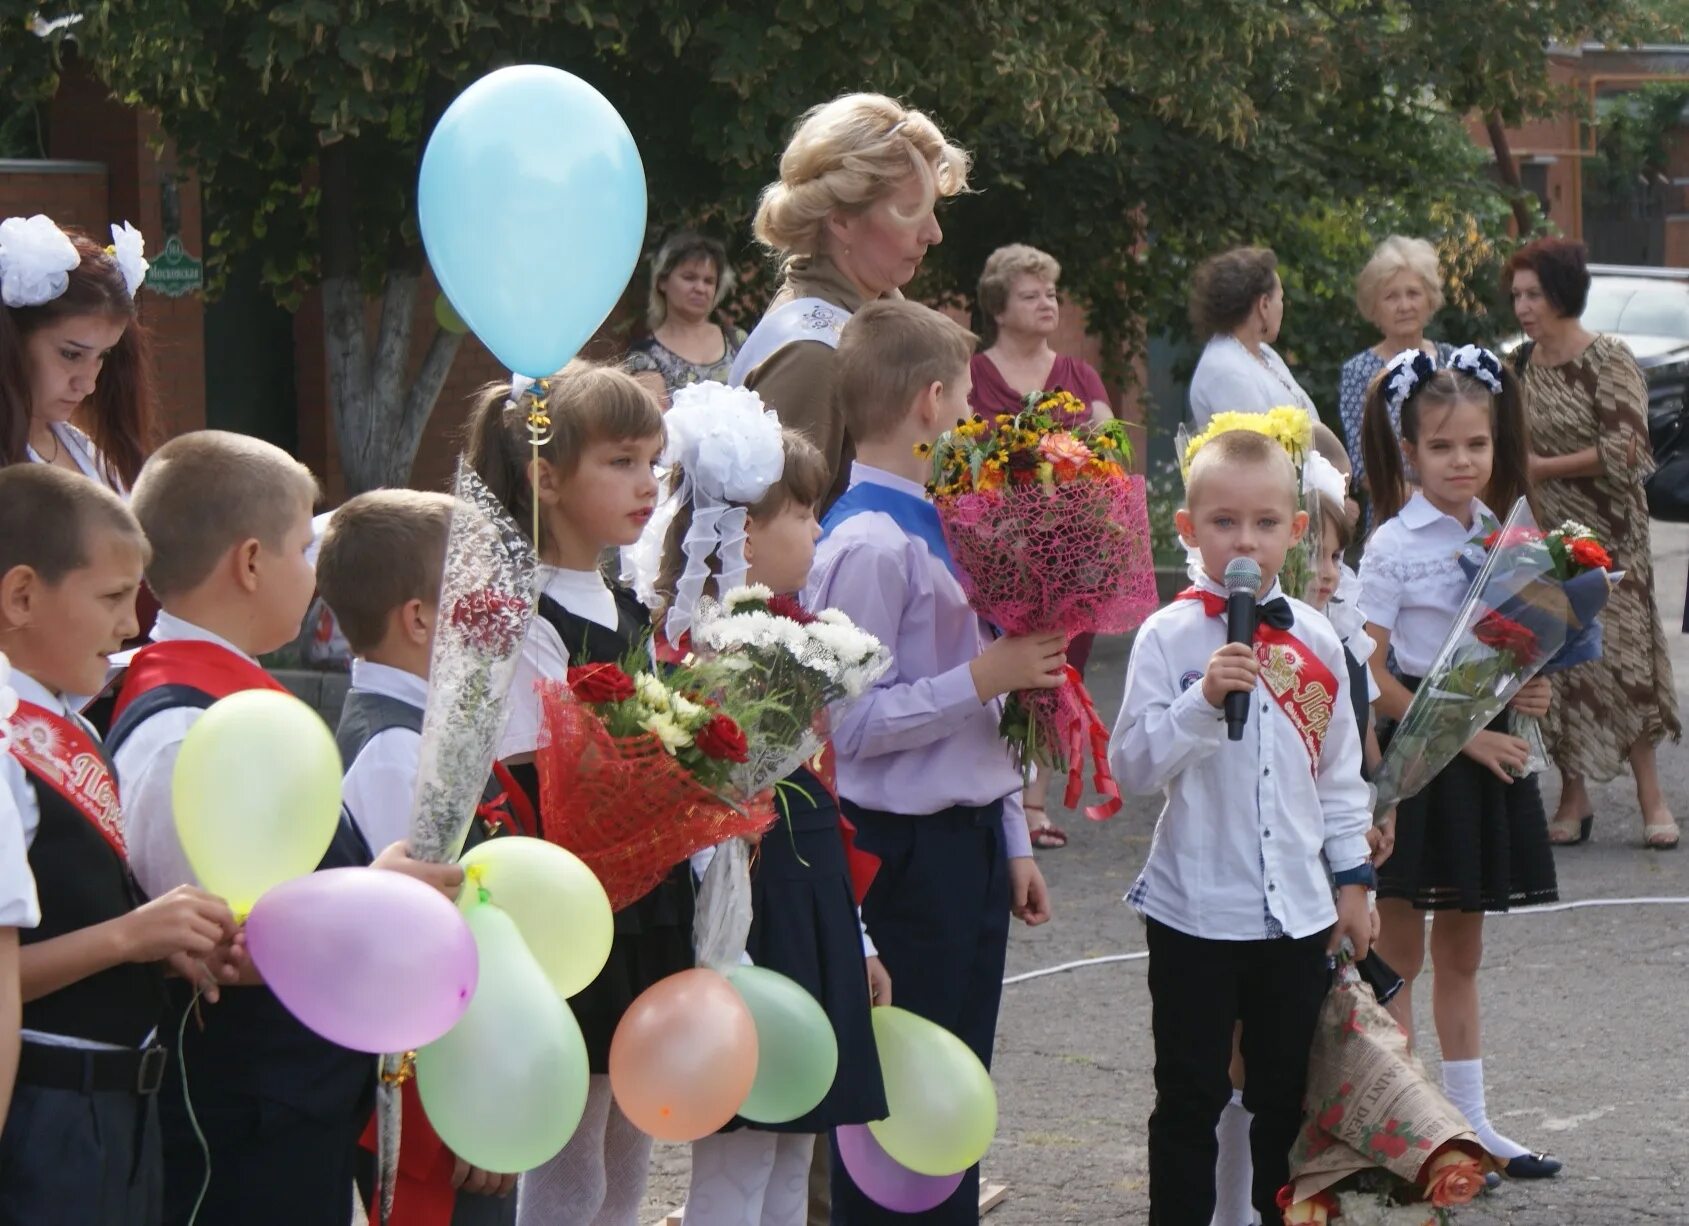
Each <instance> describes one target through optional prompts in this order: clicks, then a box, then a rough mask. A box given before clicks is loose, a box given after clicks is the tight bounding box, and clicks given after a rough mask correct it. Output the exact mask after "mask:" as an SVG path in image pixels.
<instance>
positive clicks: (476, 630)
mask: <svg viewBox="0 0 1689 1226" xmlns="http://www.w3.org/2000/svg"><path fill="white" fill-rule="evenodd" d="M527 618H528V602H527V601H526V600H523V599H522V598H521V597H520V596H506V595H504V594H503V593H502V592H494V591H489V590H488V589H486V588H482V589H480V590H479V591H474V592H466V593H464V594H463V595H462V596H459V597H458V598H457V600H456V601H454V602H453V603H452V608H451V612H450V613H449V614H447V617H446V620H447V622H448V623H450V625H451V626H452V628H453V629H454V630H456V631H458V633H460V634H462V635H463V637H464V638H465V639H467V640H468V641H469V643H470V645H471V646H473V647H476V648H479V649H480V650H482V651H485V652H489V653H491V654H494V655H508V654H509V653H510V652H511V651H513V650H515V648H516V643H517V640H518V639H520V638H521V637H522V634H523V632H524V631H525V630H526V629H527Z"/></svg>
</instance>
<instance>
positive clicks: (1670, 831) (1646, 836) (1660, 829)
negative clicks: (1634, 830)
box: [1642, 822, 1683, 851]
mask: <svg viewBox="0 0 1689 1226" xmlns="http://www.w3.org/2000/svg"><path fill="white" fill-rule="evenodd" d="M1682 837H1683V834H1682V832H1681V831H1680V830H1678V828H1677V823H1676V822H1658V823H1656V824H1654V825H1647V824H1646V823H1645V824H1644V825H1643V827H1642V846H1644V847H1646V848H1647V849H1648V850H1649V851H1675V850H1677V844H1678V842H1679V840H1681V839H1682Z"/></svg>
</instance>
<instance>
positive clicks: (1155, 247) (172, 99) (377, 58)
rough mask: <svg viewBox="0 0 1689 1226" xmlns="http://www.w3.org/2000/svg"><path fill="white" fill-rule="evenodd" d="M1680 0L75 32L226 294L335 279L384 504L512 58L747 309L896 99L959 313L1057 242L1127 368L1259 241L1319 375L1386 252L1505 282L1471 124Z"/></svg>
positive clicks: (716, 8) (238, 17)
mask: <svg viewBox="0 0 1689 1226" xmlns="http://www.w3.org/2000/svg"><path fill="white" fill-rule="evenodd" d="M59 7H61V8H63V7H68V5H67V2H66V0H59ZM1660 7H1661V6H1660V5H1659V4H1657V3H1650V2H1649V0H1502V2H1497V3H1491V4H1489V5H1473V4H1471V3H1469V2H1468V0H1460V2H1458V3H1457V2H1456V0H1278V2H1275V3H1273V4H1262V3H1259V0H1192V2H1190V3H1186V4H1150V3H1147V2H1145V0H1124V2H1122V3H1118V4H1102V5H1099V4H1096V3H1094V0H1040V2H1037V3H1033V2H1031V0H980V2H979V3H973V4H966V5H957V4H953V3H949V2H948V0H944V2H941V0H843V2H842V3H835V2H833V0H743V2H741V3H736V4H731V5H729V4H722V3H719V0H711V2H705V0H577V2H576V3H573V4H570V5H561V4H555V3H551V2H550V0H525V2H524V0H509V2H507V3H503V4H500V5H497V6H493V5H476V4H471V3H469V2H468V0H386V2H383V3H375V2H373V0H288V2H286V3H283V4H281V5H279V6H274V7H272V6H269V5H266V4H264V3H261V0H101V2H99V3H95V4H91V5H86V6H81V12H82V14H83V21H82V22H81V23H80V24H79V25H78V26H77V27H76V28H75V38H76V40H77V43H78V47H79V49H80V54H81V55H82V57H83V58H84V60H85V61H86V62H88V63H89V64H90V65H91V66H92V67H93V69H94V71H95V72H96V73H98V74H99V75H100V76H101V78H102V79H104V80H105V81H106V82H107V83H108V84H110V85H111V87H112V88H113V89H114V91H116V92H117V94H118V95H119V96H120V97H122V98H124V99H126V100H128V101H132V102H134V103H136V104H138V105H144V106H148V107H151V108H153V109H154V110H156V111H157V112H158V113H159V115H160V117H161V122H162V126H163V129H164V130H165V132H167V133H168V134H169V135H170V136H171V137H172V138H173V139H174V140H175V141H176V144H177V147H178V149H179V151H180V153H181V155H182V156H183V157H184V158H185V159H186V160H187V161H188V162H190V164H192V165H194V166H195V167H196V168H197V169H198V171H199V173H200V177H201V181H202V183H203V184H204V189H205V205H206V211H207V216H208V217H210V218H211V219H212V223H211V237H210V259H209V261H208V262H209V264H210V269H209V271H210V272H211V274H212V276H213V277H215V276H216V275H217V274H218V272H219V270H220V269H223V268H226V267H227V262H228V261H229V260H230V259H232V258H234V257H236V256H237V255H245V254H247V253H250V254H251V255H253V256H255V257H257V258H258V259H260V260H261V262H262V267H263V270H264V276H265V279H266V280H267V282H268V283H269V284H270V285H271V286H272V287H273V288H274V289H275V291H276V293H277V294H278V297H280V298H281V299H282V300H283V301H284V302H292V301H297V298H298V296H299V295H300V294H301V293H302V292H303V291H304V289H305V288H307V287H308V286H310V285H311V284H313V283H315V282H317V281H318V280H320V281H321V283H322V285H323V291H324V302H325V306H326V308H327V311H326V315H327V320H326V325H325V326H326V328H327V332H328V341H329V344H328V354H329V362H330V368H331V380H332V383H333V390H334V402H335V415H336V423H337V429H338V431H339V435H340V439H341V449H342V452H343V463H344V467H345V469H346V472H347V476H348V481H349V484H351V486H352V487H353V488H363V487H365V486H368V485H372V484H379V483H392V482H397V481H402V480H403V479H404V477H405V475H406V474H407V472H408V469H409V465H410V461H411V459H412V457H413V455H414V451H415V447H416V443H417V439H418V438H419V437H420V433H421V429H422V425H423V423H424V422H425V421H426V418H427V415H428V412H429V411H430V409H431V407H432V404H433V401H434V398H435V396H436V394H437V392H438V388H439V385H440V382H441V381H442V380H443V379H444V377H445V373H446V371H447V369H448V368H449V366H450V362H451V358H452V355H453V353H454V352H455V349H456V346H457V340H456V338H454V337H452V336H450V335H449V334H436V335H433V336H431V337H430V338H428V339H427V341H426V346H424V345H423V342H422V338H419V337H416V336H414V335H412V332H411V320H412V318H413V317H414V310H413V307H414V305H415V296H416V293H417V290H418V286H419V283H420V281H419V278H420V273H421V269H422V257H421V252H420V247H419V244H418V239H417V233H416V226H415V199H414V197H415V182H416V168H417V165H418V163H419V161H420V156H421V150H422V147H423V144H424V142H425V140H426V135H427V133H428V131H429V127H430V124H431V123H432V121H433V119H434V117H435V116H437V115H438V114H439V112H440V110H441V109H442V108H443V107H444V106H445V105H446V104H447V103H448V102H449V100H450V99H451V97H452V96H454V95H455V94H456V92H457V91H459V90H460V89H461V88H463V87H464V86H465V85H467V84H468V83H469V82H470V81H472V80H473V79H475V78H476V77H478V76H480V75H482V74H483V73H485V72H487V71H489V70H491V69H492V68H495V67H498V66H500V65H501V64H504V63H509V62H515V61H519V60H528V61H540V62H547V63H554V64H558V65H560V66H563V67H566V68H568V69H570V70H571V71H574V72H576V73H578V74H579V75H581V76H583V77H585V78H586V79H588V80H589V81H591V82H592V83H593V84H594V85H596V86H597V87H598V88H599V89H600V90H602V91H603V92H604V94H605V95H606V96H607V97H608V98H609V99H610V101H611V102H612V103H613V104H614V105H615V106H616V107H617V108H618V109H619V110H620V111H621V112H622V114H623V115H624V117H626V119H627V121H628V123H629V126H630V127H631V128H632V130H633V132H634V134H635V137H636V139H637V140H638V142H639V144H640V146H641V149H642V153H643V156H644V161H645V165H646V169H647V172H648V177H649V187H650V197H651V222H652V231H653V234H656V233H658V232H661V231H662V230H664V229H667V228H669V227H670V226H672V225H676V224H680V223H686V224H693V225H701V226H704V227H706V228H710V229H713V230H715V231H717V232H718V233H722V234H724V235H725V236H727V237H729V238H730V239H732V240H733V241H734V242H735V244H736V247H737V250H738V252H739V253H740V255H741V256H742V258H743V261H744V266H745V271H746V272H748V273H750V274H751V275H750V276H749V277H748V278H747V279H746V286H745V290H744V292H745V294H746V295H747V302H748V303H755V302H759V301H760V299H761V296H762V295H764V294H765V293H766V292H767V289H768V286H769V277H768V275H767V273H768V269H767V268H766V266H765V265H763V264H762V263H761V262H760V261H759V260H758V258H757V256H756V254H755V253H754V251H753V249H752V247H751V245H750V243H749V234H748V231H749V216H750V212H751V210H752V208H753V206H754V201H755V198H756V193H757V191H758V190H759V189H760V188H761V187H762V186H763V185H764V184H765V183H766V182H767V181H768V180H769V179H770V178H772V177H773V174H774V172H775V167H776V165H777V162H778V157H779V151H780V149H781V147H782V145H783V143H784V140H785V138H786V135H787V134H788V132H789V131H790V128H791V125H792V122H793V120H794V119H795V118H796V117H797V116H798V115H799V114H801V113H802V111H803V110H804V109H805V108H807V107H808V106H810V105H812V104H814V103H816V102H819V101H823V100H825V99H827V98H829V97H831V96H833V95H835V94H837V93H839V92H842V91H845V90H848V89H878V90H881V91H884V92H888V93H892V94H896V95H899V96H901V97H903V98H904V99H906V100H907V101H908V102H910V103H911V104H912V105H916V106H920V107H921V108H923V109H925V110H927V111H929V112H930V113H932V114H933V115H934V116H935V117H937V118H938V120H939V121H940V123H941V125H942V126H943V127H944V128H945V130H946V131H947V133H949V134H951V135H952V136H953V137H954V138H956V139H958V140H959V141H961V142H962V143H964V144H965V145H967V146H968V147H969V148H971V149H972V150H974V152H975V153H976V156H977V166H976V172H975V175H974V184H975V187H976V188H977V191H976V193H975V194H973V195H971V196H969V197H967V198H966V199H964V200H961V201H959V202H956V203H954V204H953V205H950V206H947V211H946V213H945V223H946V226H947V229H948V232H949V238H948V240H947V241H946V242H945V244H944V245H943V246H941V247H940V248H937V249H936V250H935V251H934V253H933V256H932V258H931V259H930V260H929V265H928V267H927V268H926V270H925V271H924V272H923V275H922V279H921V280H920V282H919V283H918V284H917V285H916V287H915V291H916V292H918V293H922V294H924V295H926V296H929V297H942V296H946V295H952V296H961V297H963V298H965V297H966V296H967V295H968V293H969V292H970V291H971V288H972V285H973V281H974V278H975V277H976V276H977V272H978V269H979V266H980V263H981V261H982V260H983V257H984V254H985V253H986V252H988V251H989V250H990V249H991V248H992V247H995V246H997V245H998V244H1000V243H1002V242H1008V241H1016V240H1022V241H1032V242H1036V243H1039V244H1040V245H1042V246H1045V247H1048V248H1049V249H1050V250H1051V251H1052V252H1054V253H1055V254H1056V255H1057V256H1058V257H1059V258H1061V259H1062V260H1063V261H1064V264H1065V265H1066V267H1067V270H1068V271H1067V276H1066V277H1065V279H1064V281H1065V284H1066V286H1067V288H1068V289H1069V290H1070V291H1072V292H1073V293H1074V295H1075V296H1076V297H1077V298H1078V299H1079V300H1080V302H1081V303H1082V304H1083V305H1084V306H1086V307H1087V308H1088V310H1089V311H1090V318H1091V322H1092V327H1093V330H1095V331H1097V332H1099V333H1101V334H1102V335H1103V336H1104V338H1105V339H1106V340H1107V341H1108V342H1110V344H1111V345H1113V346H1117V347H1118V350H1119V360H1118V362H1117V373H1118V372H1119V370H1123V369H1124V368H1125V362H1126V358H1127V357H1128V356H1129V355H1130V354H1132V353H1134V352H1138V351H1140V350H1141V347H1142V344H1143V341H1144V337H1145V335H1146V333H1147V332H1158V331H1164V330H1180V328H1179V323H1178V321H1179V319H1180V317H1181V316H1182V313H1183V301H1184V292H1185V285H1186V283H1187V281H1188V277H1189V274H1190V270H1191V268H1192V266H1193V265H1194V263H1195V261H1197V260H1198V259H1200V258H1201V257H1202V256H1204V255H1206V254H1208V253H1210V252H1211V251H1214V250H1217V249H1219V248H1221V247H1223V246H1226V245H1228V244H1229V243H1232V242H1235V241H1243V240H1249V241H1262V242H1267V243H1270V244H1272V245H1274V246H1275V248H1277V249H1278V250H1279V251H1280V254H1281V256H1282V257H1284V259H1285V263H1286V269H1287V271H1286V279H1287V281H1288V282H1289V283H1290V285H1291V287H1292V291H1293V295H1294V299H1295V301H1294V305H1293V311H1292V315H1291V319H1290V322H1289V324H1288V325H1287V339H1288V340H1289V341H1290V342H1291V344H1292V346H1293V347H1294V348H1295V349H1296V350H1297V352H1298V354H1299V356H1301V357H1302V358H1303V360H1304V362H1307V363H1315V364H1318V365H1319V367H1320V368H1321V369H1322V370H1323V369H1326V368H1327V365H1328V363H1329V361H1330V359H1331V356H1332V355H1334V354H1338V353H1340V352H1345V350H1343V349H1342V346H1344V345H1351V344H1352V342H1353V341H1354V340H1355V339H1356V338H1357V332H1358V330H1357V328H1356V326H1355V325H1354V324H1352V323H1349V322H1346V321H1349V320H1351V319H1352V316H1353V312H1352V309H1350V308H1348V307H1347V306H1346V305H1345V303H1344V300H1345V299H1346V298H1347V294H1348V281H1349V278H1350V277H1352V275H1353V271H1354V270H1355V268H1357V267H1358V264H1359V260H1360V259H1361V258H1364V253H1365V251H1366V249H1367V247H1368V245H1369V244H1370V243H1371V242H1372V241H1374V240H1375V239H1376V238H1377V237H1379V236H1381V235H1382V234H1383V233H1387V232H1389V231H1390V230H1391V229H1394V228H1409V229H1413V230H1414V231H1416V232H1427V233H1433V234H1436V235H1438V236H1439V237H1441V238H1442V239H1443V241H1444V242H1445V243H1446V244H1447V245H1448V246H1449V249H1450V253H1451V254H1454V255H1457V256H1459V257H1460V258H1461V259H1463V260H1466V261H1467V262H1468V263H1470V264H1472V265H1473V269H1472V270H1471V271H1472V273H1473V275H1474V276H1475V277H1476V278H1477V279H1478V280H1479V281H1480V282H1481V281H1482V278H1483V269H1484V268H1485V267H1488V266H1493V263H1494V259H1495V258H1496V255H1497V253H1498V251H1499V247H1498V246H1497V244H1498V243H1499V242H1500V241H1501V240H1503V239H1504V236H1505V229H1506V221H1507V214H1508V209H1509V201H1508V198H1507V196H1506V195H1505V193H1503V192H1502V191H1500V190H1499V189H1498V187H1497V185H1496V184H1495V183H1494V181H1493V180H1491V179H1490V178H1489V177H1488V175H1487V174H1486V168H1485V166H1484V165H1483V159H1482V158H1481V157H1480V156H1478V155H1477V154H1476V153H1474V152H1473V151H1472V147H1471V144H1470V141H1469V140H1468V139H1467V138H1466V136H1465V132H1464V129H1463V127H1462V120H1463V117H1464V116H1465V115H1466V114H1468V113H1469V112H1473V111H1476V112H1478V113H1480V114H1490V113H1495V114H1499V115H1501V116H1503V117H1504V118H1505V119H1506V120H1507V121H1508V122H1516V121H1517V120H1518V119H1519V118H1522V117H1523V116H1526V115H1529V114H1536V113H1541V112H1543V111H1545V110H1547V109H1551V108H1553V107H1556V106H1559V105H1562V104H1563V103H1564V99H1563V98H1562V97H1561V96H1560V95H1559V94H1558V93H1557V92H1556V91H1555V89H1554V88H1553V86H1552V83H1551V80H1550V76H1549V71H1548V58H1547V52H1546V47H1547V45H1548V42H1549V41H1550V40H1567V41H1569V40H1576V39H1581V38H1585V37H1590V38H1597V39H1606V40H1611V41H1624V40H1626V39H1631V38H1635V37H1639V36H1640V35H1641V33H1642V32H1644V31H1645V30H1648V29H1652V28H1656V27H1657V26H1659V24H1660V22H1661V21H1662V17H1661V14H1660V12H1659V11H1658V10H1659V9H1660ZM37 10H40V12H41V13H42V14H43V15H45V16H48V17H51V16H55V15H58V13H57V10H56V9H55V7H54V6H53V5H51V4H49V5H46V6H41V5H32V4H29V3H26V2H23V0H0V23H3V24H0V47H5V46H8V45H10V44H12V43H14V42H15V40H16V39H17V38H18V37H19V36H18V34H17V31H18V30H19V29H20V28H21V26H20V25H19V24H18V22H19V19H20V18H21V17H22V16H23V15H25V14H28V13H33V12H35V11H37ZM758 274H761V275H760V276H759V275H758ZM366 301H369V302H372V303H373V307H374V311H375V314H376V315H377V317H378V320H379V323H378V325H377V327H376V329H375V331H374V333H373V335H372V334H371V333H370V332H369V330H368V329H367V327H366V326H365V323H366V314H365V312H366V309H367V308H366ZM1466 305H1467V306H1468V307H1471V306H1473V305H1475V303H1474V302H1473V301H1468V302H1467V303H1466ZM1468 326H1471V327H1478V326H1481V323H1480V321H1476V320H1473V321H1469V324H1468ZM424 347H425V349H426V352H425V354H424V355H423V357H422V358H421V361H420V363H417V366H418V369H417V373H416V374H415V375H414V376H410V377H408V378H407V372H408V370H409V369H410V367H411V366H412V365H413V363H414V362H415V358H414V355H413V353H412V350H413V348H424ZM1330 369H1331V370H1333V371H1334V369H1335V368H1334V367H1331V368H1330ZM1318 381H1319V380H1318V379H1316V380H1315V382H1316V383H1317V382H1318Z"/></svg>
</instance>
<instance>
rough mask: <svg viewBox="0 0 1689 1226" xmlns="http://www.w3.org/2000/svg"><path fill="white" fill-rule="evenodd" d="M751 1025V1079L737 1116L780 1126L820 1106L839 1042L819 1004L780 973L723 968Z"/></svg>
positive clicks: (835, 1064)
mask: <svg viewBox="0 0 1689 1226" xmlns="http://www.w3.org/2000/svg"><path fill="white" fill-rule="evenodd" d="M722 974H724V975H726V976H727V981H728V982H729V983H731V984H732V985H733V987H734V989H735V990H736V991H738V993H739V995H740V996H741V997H743V998H744V1001H745V1007H746V1008H747V1009H749V1010H750V1011H751V1020H752V1021H754V1022H755V1023H756V1027H757V1077H756V1080H755V1081H753V1082H752V1083H751V1092H750V1094H749V1095H747V1096H746V1098H745V1103H744V1105H743V1106H741V1107H740V1108H739V1114H740V1115H741V1116H743V1117H744V1118H745V1119H747V1120H750V1121H751V1122H752V1123H755V1124H784V1123H787V1122H789V1121H791V1120H795V1119H797V1118H798V1116H800V1115H806V1114H808V1113H809V1112H811V1111H813V1110H815V1108H816V1107H817V1106H818V1105H820V1102H821V1100H822V1099H823V1098H825V1097H827V1091H828V1090H830V1089H832V1088H833V1078H834V1076H835V1075H837V1073H838V1070H839V1040H838V1037H837V1036H836V1035H834V1033H833V1024H832V1023H831V1022H830V1021H828V1020H827V1014H826V1013H825V1012H824V1011H823V1010H822V1008H821V1002H819V1001H818V1000H816V999H815V997H813V996H811V995H810V994H809V993H808V992H806V991H805V990H804V989H803V988H802V987H801V986H799V985H798V984H797V983H795V982H794V981H793V980H791V979H789V978H787V977H786V976H785V975H782V974H779V973H778V972H776V971H771V970H767V969H766V968H764V967H760V966H733V967H728V968H725V969H724V970H723V971H722Z"/></svg>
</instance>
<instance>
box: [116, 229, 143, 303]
mask: <svg viewBox="0 0 1689 1226" xmlns="http://www.w3.org/2000/svg"><path fill="white" fill-rule="evenodd" d="M146 249H147V240H146V238H145V237H144V236H143V235H142V234H141V232H140V231H139V230H137V229H136V228H135V227H134V226H132V225H130V224H129V223H128V222H124V223H123V225H122V226H121V227H119V226H118V224H117V223H116V222H113V223H112V227H111V255H112V259H114V260H116V261H117V268H118V271H119V272H121V273H122V274H123V284H124V287H125V288H126V289H128V291H129V296H130V297H131V298H133V297H134V296H135V291H136V290H138V289H140V288H141V283H142V282H143V281H145V280H146V279H147V269H148V268H149V267H151V266H150V265H149V264H148V263H147V261H146V259H145V257H144V256H143V252H145V251H146Z"/></svg>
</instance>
